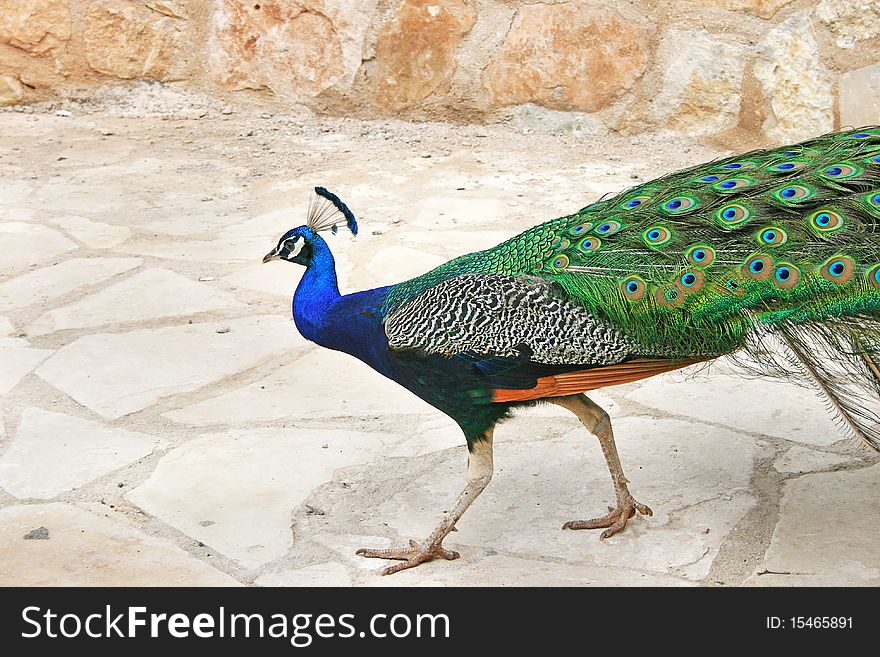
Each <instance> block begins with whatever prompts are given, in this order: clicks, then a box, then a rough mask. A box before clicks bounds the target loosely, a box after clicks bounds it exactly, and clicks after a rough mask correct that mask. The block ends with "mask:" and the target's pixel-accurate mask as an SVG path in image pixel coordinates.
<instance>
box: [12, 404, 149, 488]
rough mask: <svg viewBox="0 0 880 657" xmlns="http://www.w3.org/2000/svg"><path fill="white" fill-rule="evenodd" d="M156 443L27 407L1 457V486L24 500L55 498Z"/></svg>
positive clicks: (132, 457)
mask: <svg viewBox="0 0 880 657" xmlns="http://www.w3.org/2000/svg"><path fill="white" fill-rule="evenodd" d="M155 444H156V439H155V438H154V437H152V436H147V435H145V434H141V433H135V432H133V431H126V430H124V429H111V428H107V427H104V426H103V425H102V424H99V423H98V422H92V421H90V420H84V419H82V418H78V417H72V416H70V415H65V414H63V413H53V412H51V411H46V410H43V409H40V408H27V409H25V410H24V412H23V413H22V415H21V419H20V421H19V425H18V430H17V431H16V433H15V437H14V438H13V439H12V442H11V444H10V445H9V446H8V448H7V449H6V451H4V452H3V455H2V456H0V487H2V488H3V489H5V490H6V491H7V492H8V493H9V494H11V495H14V496H15V497H18V498H22V499H23V498H41V499H49V498H53V497H56V496H57V495H60V494H61V493H64V492H66V491H68V490H72V489H74V488H76V487H78V486H81V485H82V484H84V483H86V482H88V481H91V480H92V479H95V478H96V477H100V476H101V475H104V474H108V473H110V472H112V471H113V470H116V469H118V468H121V467H122V466H124V465H128V464H129V463H131V462H132V461H135V460H137V459H139V458H141V457H143V456H146V455H147V454H149V453H150V452H152V451H153V447H154V446H155Z"/></svg>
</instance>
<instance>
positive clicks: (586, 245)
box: [577, 235, 602, 253]
mask: <svg viewBox="0 0 880 657" xmlns="http://www.w3.org/2000/svg"><path fill="white" fill-rule="evenodd" d="M600 246H602V240H600V239H599V238H598V237H594V236H592V235H591V236H589V237H585V238H584V239H582V240H581V241H580V242H578V244H577V249H578V251H580V252H581V253H590V252H592V251H595V250H597V249H598V248H599V247H600Z"/></svg>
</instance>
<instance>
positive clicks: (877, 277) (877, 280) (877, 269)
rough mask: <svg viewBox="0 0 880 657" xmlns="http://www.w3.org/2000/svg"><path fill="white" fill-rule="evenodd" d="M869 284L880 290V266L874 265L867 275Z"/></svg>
mask: <svg viewBox="0 0 880 657" xmlns="http://www.w3.org/2000/svg"><path fill="white" fill-rule="evenodd" d="M865 278H866V279H867V280H868V283H869V284H871V285H872V286H874V287H875V288H877V289H880V265H874V266H873V267H871V268H870V269H869V270H868V271H867V272H866V274H865Z"/></svg>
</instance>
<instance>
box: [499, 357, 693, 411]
mask: <svg viewBox="0 0 880 657" xmlns="http://www.w3.org/2000/svg"><path fill="white" fill-rule="evenodd" d="M702 361H703V359H700V358H695V359H686V360H651V359H637V360H630V361H627V362H625V363H619V364H617V365H608V366H606V367H594V368H592V369H589V370H580V371H577V372H567V373H565V374H555V375H553V376H544V377H541V378H540V379H538V383H537V385H535V387H534V388H530V389H529V390H505V389H501V388H496V389H495V390H494V391H493V392H494V395H493V398H492V401H494V402H512V401H528V400H530V399H543V398H544V397H565V396H566V395H576V394H578V393H580V392H586V391H587V390H595V389H596V388H604V387H606V386H617V385H620V384H622V383H631V382H632V381H638V380H639V379H647V378H648V377H650V376H656V375H657V374H662V373H663V372H671V371H672V370H677V369H681V368H682V367H687V366H688V365H693V364H694V363H700V362H702Z"/></svg>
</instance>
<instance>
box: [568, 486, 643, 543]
mask: <svg viewBox="0 0 880 657" xmlns="http://www.w3.org/2000/svg"><path fill="white" fill-rule="evenodd" d="M636 511H638V512H639V513H641V514H642V515H643V516H652V515H654V512H653V511H651V509H650V507H647V506H645V505H644V504H639V503H638V502H636V501H635V500H634V499H633V497H632V495H626V496H625V497H623V499H621V500H619V501H618V503H617V506H609V507H608V513H606V514H605V515H604V516H601V517H600V518H593V519H592V520H570V521H568V522H567V523H565V524H564V525H562V528H563V529H601V528H602V527H607V529H606V530H605V531H604V532H602V535H601V536H599V538H600V539H605V538H608V537H609V536H614V534H616V533H617V532H619V531H620V530H621V529H623V528H624V527H626V521H627V520H629V519H630V518H632V517H633V516H634V515H635V514H636Z"/></svg>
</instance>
